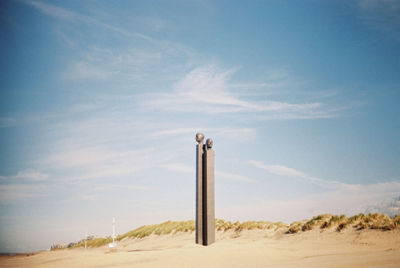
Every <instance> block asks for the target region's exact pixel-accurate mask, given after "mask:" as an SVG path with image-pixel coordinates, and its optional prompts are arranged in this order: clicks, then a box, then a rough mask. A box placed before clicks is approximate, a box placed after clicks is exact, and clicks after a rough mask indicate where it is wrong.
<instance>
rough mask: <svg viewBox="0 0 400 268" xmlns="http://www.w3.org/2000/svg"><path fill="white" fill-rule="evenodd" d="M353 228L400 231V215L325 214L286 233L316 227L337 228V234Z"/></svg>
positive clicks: (291, 228) (295, 224) (301, 222)
mask: <svg viewBox="0 0 400 268" xmlns="http://www.w3.org/2000/svg"><path fill="white" fill-rule="evenodd" d="M350 226H351V227H352V228H354V229H356V230H363V229H375V230H382V231H390V230H394V229H400V215H397V216H395V217H392V218H391V217H389V216H387V215H385V214H378V213H373V214H367V215H364V214H362V213H361V214H358V215H355V216H352V217H349V218H348V217H346V215H330V214H323V215H318V216H316V217H314V218H312V219H311V220H309V221H300V222H294V223H292V224H291V225H290V226H289V228H288V231H287V232H286V233H297V232H299V231H303V232H305V231H309V230H313V229H314V228H316V227H319V228H320V229H322V230H324V229H330V228H335V230H336V231H337V232H341V231H342V230H344V229H346V228H348V227H350Z"/></svg>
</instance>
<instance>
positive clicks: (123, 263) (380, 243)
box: [0, 229, 400, 268]
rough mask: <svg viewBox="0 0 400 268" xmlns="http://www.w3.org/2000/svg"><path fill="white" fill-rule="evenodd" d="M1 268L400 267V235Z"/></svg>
mask: <svg viewBox="0 0 400 268" xmlns="http://www.w3.org/2000/svg"><path fill="white" fill-rule="evenodd" d="M0 267H69V268H71V267H191V268H193V267H400V231H399V230H394V231H386V232H384V231H378V230H362V231H355V230H351V229H350V230H344V231H343V232H341V233H338V232H335V231H334V230H327V231H324V232H321V230H319V229H317V230H311V231H308V232H301V233H297V234H284V233H283V230H278V231H271V230H251V231H243V232H241V233H240V235H239V236H238V234H237V233H235V232H233V231H228V232H217V241H216V243H215V244H212V245H210V246H207V247H204V246H200V245H196V244H195V243H194V233H179V234H174V235H162V236H157V235H152V236H150V237H147V238H144V239H125V240H124V241H120V242H119V243H118V250H117V252H111V253H110V252H109V250H108V248H107V247H101V248H94V249H88V250H85V249H73V250H68V249H67V250H57V251H45V252H40V253H38V254H35V255H32V256H2V257H0Z"/></svg>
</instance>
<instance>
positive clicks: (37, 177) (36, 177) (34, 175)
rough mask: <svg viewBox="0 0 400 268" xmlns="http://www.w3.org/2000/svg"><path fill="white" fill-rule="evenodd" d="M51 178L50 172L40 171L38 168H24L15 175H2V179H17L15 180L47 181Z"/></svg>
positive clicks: (0, 177)
mask: <svg viewBox="0 0 400 268" xmlns="http://www.w3.org/2000/svg"><path fill="white" fill-rule="evenodd" d="M48 178H49V175H48V174H45V173H42V172H39V171H37V170H23V171H18V173H17V174H16V175H13V176H0V179H3V180H9V181H15V180H26V181H45V180H47V179H48Z"/></svg>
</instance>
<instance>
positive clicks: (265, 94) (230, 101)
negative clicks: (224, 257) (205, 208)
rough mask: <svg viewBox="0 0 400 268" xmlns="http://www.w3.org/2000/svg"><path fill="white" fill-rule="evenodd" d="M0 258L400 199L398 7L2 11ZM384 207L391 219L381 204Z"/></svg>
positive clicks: (375, 2) (377, 3) (140, 5)
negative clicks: (200, 140) (86, 239)
mask: <svg viewBox="0 0 400 268" xmlns="http://www.w3.org/2000/svg"><path fill="white" fill-rule="evenodd" d="M0 6H1V7H0V19H1V23H0V25H1V26H0V46H1V50H0V53H1V59H2V60H1V65H0V71H1V74H2V75H1V76H0V81H1V82H0V86H1V88H0V101H1V105H0V142H1V150H0V160H1V161H0V211H1V213H0V214H1V216H0V251H1V252H10V251H31V250H39V249H46V248H49V247H50V245H51V244H52V243H63V242H70V241H74V240H78V239H80V238H82V237H83V236H84V235H85V233H86V232H88V233H89V234H94V235H109V234H110V232H111V220H112V217H116V220H117V231H118V233H124V232H126V231H128V230H131V229H133V228H135V227H137V226H140V225H143V224H152V223H159V222H162V221H166V220H187V219H193V218H194V215H195V210H194V208H195V145H196V142H195V139H194V137H195V134H196V132H198V131H201V132H203V133H204V134H205V135H206V137H212V138H213V140H214V149H215V152H216V216H217V217H218V218H223V219H228V220H272V221H284V222H287V223H290V222H291V221H294V220H299V219H304V218H309V217H312V216H314V215H317V214H319V213H335V214H339V213H340V214H342V213H345V214H348V215H351V214H355V213H360V212H365V211H367V210H368V209H370V208H371V207H376V208H382V207H383V205H382V204H386V203H385V202H390V201H391V200H393V198H396V197H398V196H399V195H400V165H399V164H398V163H399V162H400V139H399V137H400V119H399V114H400V113H399V112H400V106H399V105H398V102H399V100H400V92H399V89H400V88H399V87H400V16H399V14H400V2H399V1H394V0H392V1H383V0H382V1H381V0H359V1H248V2H246V3H244V2H242V1H200V0H199V1H112V2H111V1H83V2H82V1H68V2H65V1H1V3H0ZM391 204H393V202H392V203H391Z"/></svg>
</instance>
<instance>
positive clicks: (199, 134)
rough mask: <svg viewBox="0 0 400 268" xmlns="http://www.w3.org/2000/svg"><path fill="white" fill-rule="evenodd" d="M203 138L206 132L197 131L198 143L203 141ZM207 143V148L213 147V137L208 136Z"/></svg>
mask: <svg viewBox="0 0 400 268" xmlns="http://www.w3.org/2000/svg"><path fill="white" fill-rule="evenodd" d="M203 140H204V134H203V133H200V132H199V133H197V134H196V141H197V142H198V143H203ZM206 144H207V148H212V146H213V140H212V139H211V138H208V139H207V140H206Z"/></svg>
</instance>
